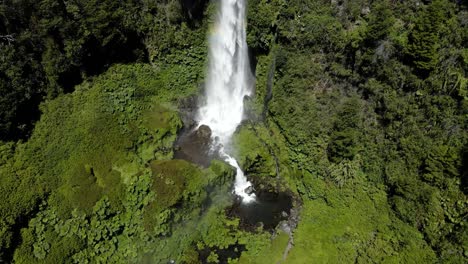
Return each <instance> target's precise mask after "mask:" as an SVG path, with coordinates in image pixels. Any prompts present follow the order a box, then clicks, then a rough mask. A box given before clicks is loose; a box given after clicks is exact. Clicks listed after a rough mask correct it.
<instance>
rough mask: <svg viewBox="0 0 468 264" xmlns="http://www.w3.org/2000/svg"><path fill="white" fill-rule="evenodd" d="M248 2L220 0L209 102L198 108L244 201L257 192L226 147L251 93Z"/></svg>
mask: <svg viewBox="0 0 468 264" xmlns="http://www.w3.org/2000/svg"><path fill="white" fill-rule="evenodd" d="M245 1H246V0H221V3H220V9H219V13H218V17H217V20H216V24H215V26H214V28H213V29H212V32H211V34H210V37H209V45H210V48H209V56H210V57H209V71H208V76H207V82H206V87H205V92H206V97H205V98H206V102H205V104H204V105H203V106H202V107H201V108H200V110H199V113H198V123H199V125H200V126H201V125H207V126H209V127H210V129H211V132H212V138H213V139H214V140H213V142H214V144H217V145H218V146H216V147H217V149H219V152H220V153H219V155H220V156H221V157H223V158H224V159H225V161H226V162H228V163H229V164H230V165H231V166H234V167H235V168H236V169H237V175H236V180H235V183H234V193H235V194H236V195H238V196H240V197H241V198H242V201H243V202H244V203H249V202H252V201H254V200H255V194H254V193H248V192H246V190H248V189H249V187H251V186H252V184H251V183H250V182H249V181H248V180H247V178H246V177H245V175H244V173H243V171H242V169H241V168H240V167H239V164H238V163H237V161H236V160H235V159H234V158H233V157H232V156H231V155H229V153H227V152H228V151H227V150H226V149H227V147H228V146H229V145H230V140H231V137H232V134H233V133H234V132H235V130H236V128H237V126H238V125H239V124H240V123H241V121H242V119H243V115H244V97H245V96H250V95H251V93H252V83H251V79H252V78H251V75H250V74H251V73H250V69H249V58H248V53H247V52H248V49H247V43H246V31H245V27H246V19H245ZM216 147H215V148H216Z"/></svg>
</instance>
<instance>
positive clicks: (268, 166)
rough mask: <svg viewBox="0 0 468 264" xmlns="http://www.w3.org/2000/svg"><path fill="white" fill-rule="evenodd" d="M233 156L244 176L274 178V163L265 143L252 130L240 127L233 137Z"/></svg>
mask: <svg viewBox="0 0 468 264" xmlns="http://www.w3.org/2000/svg"><path fill="white" fill-rule="evenodd" d="M233 145H234V146H236V149H235V154H236V155H235V156H236V158H237V159H238V160H239V164H240V166H241V167H242V168H243V169H244V170H245V172H246V174H248V175H250V176H255V177H263V176H271V177H274V176H276V163H275V160H274V157H273V156H272V154H271V153H270V151H269V149H268V147H267V143H266V142H265V141H264V140H263V139H261V138H260V137H259V136H258V135H257V133H256V132H255V130H254V128H253V127H251V126H250V125H249V126H242V127H241V128H240V129H239V130H238V132H237V133H236V134H235V135H234V138H233Z"/></svg>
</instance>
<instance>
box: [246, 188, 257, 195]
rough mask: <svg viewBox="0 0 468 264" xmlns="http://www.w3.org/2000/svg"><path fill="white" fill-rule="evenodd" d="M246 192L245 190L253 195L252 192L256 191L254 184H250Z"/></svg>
mask: <svg viewBox="0 0 468 264" xmlns="http://www.w3.org/2000/svg"><path fill="white" fill-rule="evenodd" d="M244 192H245V193H246V194H248V195H251V194H252V193H254V192H255V189H254V187H253V186H249V187H247V188H245V190H244Z"/></svg>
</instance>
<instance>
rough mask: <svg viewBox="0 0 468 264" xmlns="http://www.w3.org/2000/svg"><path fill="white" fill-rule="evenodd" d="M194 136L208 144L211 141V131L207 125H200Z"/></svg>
mask: <svg viewBox="0 0 468 264" xmlns="http://www.w3.org/2000/svg"><path fill="white" fill-rule="evenodd" d="M195 135H196V136H197V138H198V139H200V140H202V141H208V142H209V141H210V139H211V129H210V127H209V126H207V125H201V126H200V127H199V128H198V129H197V131H195Z"/></svg>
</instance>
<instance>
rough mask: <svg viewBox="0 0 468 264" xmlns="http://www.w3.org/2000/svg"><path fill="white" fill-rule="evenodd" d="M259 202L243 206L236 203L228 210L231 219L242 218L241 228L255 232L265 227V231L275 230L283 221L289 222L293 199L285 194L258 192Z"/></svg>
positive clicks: (238, 202)
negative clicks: (258, 228)
mask: <svg viewBox="0 0 468 264" xmlns="http://www.w3.org/2000/svg"><path fill="white" fill-rule="evenodd" d="M256 195H257V200H256V201H255V202H252V203H248V204H243V203H241V202H240V201H236V202H235V203H234V204H233V205H232V206H230V207H229V208H227V210H226V213H227V215H228V216H230V217H238V218H240V226H241V228H244V229H247V230H254V229H256V228H257V227H259V226H261V225H262V226H263V229H264V230H273V229H275V228H276V226H277V225H278V224H279V222H281V221H283V220H287V219H288V217H289V214H290V210H291V208H292V198H291V196H290V195H288V194H287V193H284V192H279V193H278V192H271V191H258V192H256Z"/></svg>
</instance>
